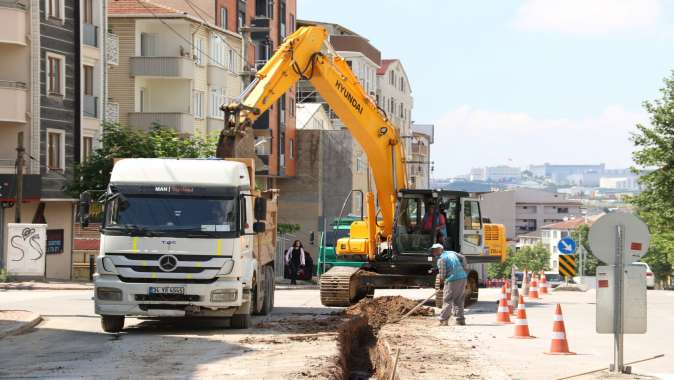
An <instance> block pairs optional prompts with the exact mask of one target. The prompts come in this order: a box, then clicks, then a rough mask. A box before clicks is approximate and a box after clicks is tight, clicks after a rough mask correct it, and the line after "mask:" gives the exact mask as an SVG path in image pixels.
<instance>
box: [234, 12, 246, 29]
mask: <svg viewBox="0 0 674 380" xmlns="http://www.w3.org/2000/svg"><path fill="white" fill-rule="evenodd" d="M245 21H246V11H245V10H240V11H239V14H238V16H237V18H236V24H237V27H238V28H239V31H241V28H243V26H244V24H245Z"/></svg>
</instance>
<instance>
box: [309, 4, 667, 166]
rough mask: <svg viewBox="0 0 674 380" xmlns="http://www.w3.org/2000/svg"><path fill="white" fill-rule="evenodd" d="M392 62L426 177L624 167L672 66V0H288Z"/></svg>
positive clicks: (310, 16) (315, 18)
mask: <svg viewBox="0 0 674 380" xmlns="http://www.w3.org/2000/svg"><path fill="white" fill-rule="evenodd" d="M297 13H298V18H300V19H307V20H317V21H326V22H335V23H338V24H341V25H343V26H345V27H347V28H349V29H351V30H353V31H355V32H356V33H359V34H360V35H362V36H363V37H365V38H367V39H369V40H370V42H371V43H372V44H373V45H374V46H375V47H377V48H378V49H379V50H380V51H381V52H382V58H398V59H400V60H401V62H402V64H403V66H404V68H405V71H406V72H407V75H408V77H409V80H410V83H411V86H412V92H413V94H412V95H413V97H414V108H413V110H412V119H413V120H414V121H415V122H417V123H433V124H435V143H434V145H433V146H432V148H431V159H432V160H433V162H434V172H433V174H432V176H433V177H435V178H446V177H450V176H454V175H459V174H464V173H467V172H468V171H469V170H470V169H471V168H473V167H483V166H493V165H511V166H520V167H525V166H528V165H529V164H540V163H544V162H549V163H555V164H566V163H568V164H576V163H588V164H589V163H605V164H606V166H607V167H608V168H624V167H629V166H630V165H632V159H631V155H632V151H633V146H632V143H631V142H630V140H629V138H630V134H631V133H632V132H634V131H635V125H636V124H637V123H642V124H648V114H646V113H645V112H644V110H643V107H642V102H643V101H644V100H652V99H656V98H658V97H659V95H660V93H659V89H660V88H662V87H663V82H662V80H663V78H664V77H665V76H668V75H670V72H671V70H672V69H674V0H519V1H516V0H489V1H488V0H473V1H465V0H462V1H453V0H452V1H448V0H416V1H409V0H385V1H384V0H376V1H373V0H370V1H368V0H358V1H356V0H339V1H331V0H298V5H297Z"/></svg>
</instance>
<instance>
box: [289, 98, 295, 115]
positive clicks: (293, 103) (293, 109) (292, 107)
mask: <svg viewBox="0 0 674 380" xmlns="http://www.w3.org/2000/svg"><path fill="white" fill-rule="evenodd" d="M289 111H290V117H295V98H290V110H289Z"/></svg>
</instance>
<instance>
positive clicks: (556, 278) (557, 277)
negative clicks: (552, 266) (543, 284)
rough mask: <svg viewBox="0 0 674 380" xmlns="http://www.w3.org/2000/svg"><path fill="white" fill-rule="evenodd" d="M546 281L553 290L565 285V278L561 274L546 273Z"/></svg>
mask: <svg viewBox="0 0 674 380" xmlns="http://www.w3.org/2000/svg"><path fill="white" fill-rule="evenodd" d="M545 280H547V281H548V286H549V287H550V288H551V289H552V288H556V287H558V286H559V285H561V284H563V283H564V277H563V276H562V275H561V274H559V273H546V274H545Z"/></svg>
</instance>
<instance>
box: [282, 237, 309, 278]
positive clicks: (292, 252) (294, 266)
mask: <svg viewBox="0 0 674 380" xmlns="http://www.w3.org/2000/svg"><path fill="white" fill-rule="evenodd" d="M285 261H286V265H287V266H288V268H289V269H290V284H291V285H297V272H298V271H299V269H300V268H304V265H305V260H304V247H303V246H302V242H301V241H299V240H295V241H294V242H293V245H292V247H290V248H288V250H287V251H286V254H285Z"/></svg>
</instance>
